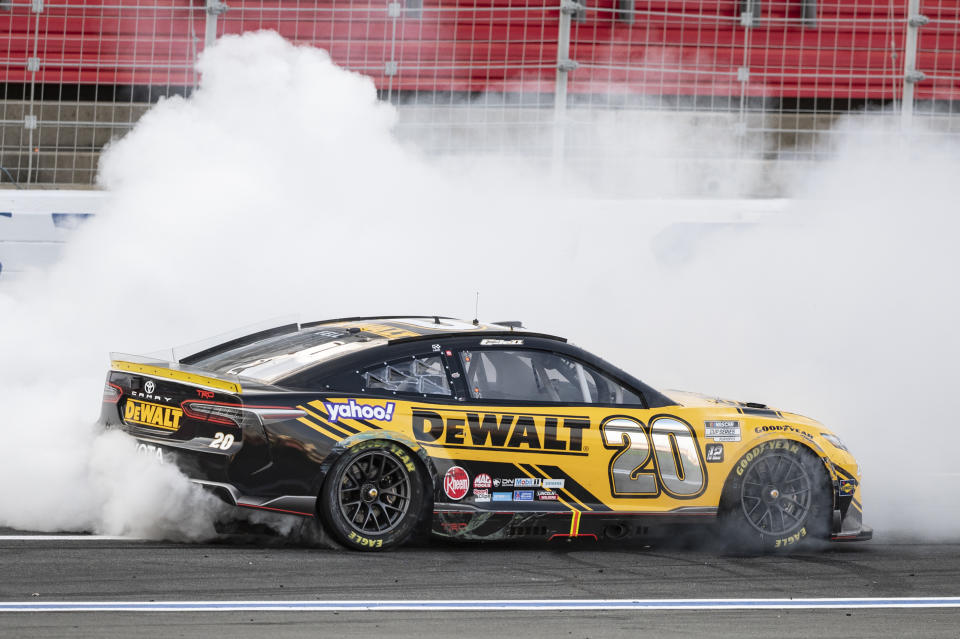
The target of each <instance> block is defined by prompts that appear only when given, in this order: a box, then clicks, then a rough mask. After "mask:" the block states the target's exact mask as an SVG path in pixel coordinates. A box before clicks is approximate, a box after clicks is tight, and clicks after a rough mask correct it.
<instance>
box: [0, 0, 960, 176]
mask: <svg viewBox="0 0 960 639" xmlns="http://www.w3.org/2000/svg"><path fill="white" fill-rule="evenodd" d="M258 29H272V30H276V31H278V32H279V33H280V34H281V35H283V36H284V37H286V38H288V39H290V40H292V41H294V42H297V43H301V44H309V45H313V46H317V47H320V48H323V49H326V50H328V51H329V52H330V54H331V56H332V58H333V59H334V61H336V62H337V63H338V64H340V65H341V66H344V67H346V68H348V69H351V70H353V71H357V72H359V73H363V74H365V75H368V76H370V77H371V78H372V79H373V81H374V82H375V84H376V86H377V88H378V90H379V92H380V95H381V97H382V99H384V100H388V101H390V102H392V103H394V104H396V105H398V107H399V109H400V116H401V117H400V124H399V125H398V129H397V133H398V135H399V136H401V138H403V139H405V140H409V141H411V142H415V143H416V144H418V145H419V146H420V147H421V148H424V149H426V150H427V151H428V152H430V153H434V154H451V153H463V152H469V153H482V152H490V153H503V152H510V151H515V150H517V147H518V140H522V141H523V143H522V150H523V153H524V154H525V155H530V156H534V157H539V158H542V159H543V161H544V162H548V163H551V162H552V163H557V162H559V161H561V160H562V161H564V164H570V165H571V166H573V167H576V168H578V169H580V170H584V171H588V172H589V170H590V168H591V167H593V168H594V173H595V174H599V173H602V172H604V171H605V170H606V169H605V168H604V169H602V170H597V168H596V167H598V166H603V167H608V166H611V165H612V164H615V163H616V162H618V161H620V160H622V161H628V160H629V158H631V157H635V156H636V155H637V154H638V153H641V154H646V157H653V158H655V159H659V160H671V161H677V162H681V163H683V162H686V163H688V164H689V163H690V162H707V163H709V162H716V163H727V162H729V161H730V160H738V161H741V162H775V163H778V164H782V163H785V162H786V163H789V162H803V161H807V160H812V159H816V158H818V157H821V156H823V155H824V154H829V153H830V149H831V144H830V132H831V127H833V126H834V124H835V122H836V121H837V119H838V118H840V117H842V116H843V115H844V114H847V113H850V112H857V111H862V110H869V111H876V112H877V113H879V114H882V116H883V117H881V118H879V120H880V121H885V122H886V124H887V125H888V126H893V127H917V128H920V129H922V130H924V131H931V132H934V133H935V134H936V135H960V116H958V111H960V3H958V2H956V0H579V1H574V0H550V1H547V0H453V1H450V2H447V1H442V0H403V1H391V0H325V1H309V0H272V1H269V0H228V1H227V2H221V1H219V0H205V1H204V0H198V1H192V2H191V1H188V0H165V1H164V0H115V1H114V2H102V1H101V2H94V1H76V2H50V1H45V0H4V1H0V33H3V34H4V35H2V36H0V74H2V85H0V166H2V168H3V171H2V176H0V185H6V186H9V185H10V183H11V182H12V183H13V184H14V185H17V186H27V185H30V186H38V185H39V186H42V185H58V186H67V185H69V186H78V185H91V184H93V183H94V180H95V176H96V162H97V158H98V155H99V153H100V151H101V150H102V148H103V146H104V145H105V144H106V143H107V142H108V141H109V140H110V139H112V138H114V137H116V136H120V135H122V134H123V133H124V132H125V131H127V130H129V129H130V127H132V126H133V124H134V123H135V122H136V121H137V119H138V118H139V117H140V116H141V115H142V114H143V113H144V111H145V110H146V109H147V108H149V105H150V103H152V102H154V101H156V100H157V99H159V98H160V97H161V96H169V95H187V94H189V93H190V92H191V91H192V90H193V89H194V88H195V87H196V86H197V82H198V80H199V79H198V77H197V74H196V72H195V70H194V61H195V59H196V57H197V55H198V54H199V53H200V52H201V51H202V50H203V49H204V47H206V46H209V45H210V44H211V43H212V42H214V41H215V40H216V38H217V37H220V36H222V35H224V34H235V33H242V32H245V31H251V30H258ZM918 120H922V122H923V126H918V125H917V122H918ZM872 121H873V122H875V121H876V120H872ZM624 130H630V131H640V132H642V133H643V134H642V135H639V136H635V138H636V139H633V140H629V141H626V140H624V139H623V138H624V136H623V135H622V134H621V132H622V131H624ZM664 131H670V132H671V134H670V136H669V137H665V136H664V133H663V132H664ZM678 166H679V165H678ZM678 170H679V169H678ZM708 181H709V180H708ZM770 188H773V187H770ZM721 190H722V189H721ZM754 190H757V189H754ZM768 190H769V189H768ZM759 191H761V192H763V191H764V188H763V187H761V188H759Z"/></svg>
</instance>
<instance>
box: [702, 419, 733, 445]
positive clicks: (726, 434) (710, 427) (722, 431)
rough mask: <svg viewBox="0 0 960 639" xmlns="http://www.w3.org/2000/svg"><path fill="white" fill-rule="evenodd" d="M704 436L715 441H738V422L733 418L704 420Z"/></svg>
mask: <svg viewBox="0 0 960 639" xmlns="http://www.w3.org/2000/svg"><path fill="white" fill-rule="evenodd" d="M703 426H704V432H703V434H704V436H705V437H708V438H710V439H712V440H713V441H715V442H738V441H740V422H738V421H734V420H725V421H709V422H707V421H705V422H703Z"/></svg>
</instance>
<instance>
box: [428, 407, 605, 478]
mask: <svg viewBox="0 0 960 639" xmlns="http://www.w3.org/2000/svg"><path fill="white" fill-rule="evenodd" d="M589 428H590V420H589V419H588V418H586V417H559V416H556V417H555V416H548V415H513V414H508V413H471V412H461V411H443V414H441V413H440V412H436V411H433V410H426V409H422V408H414V409H413V435H414V437H416V438H417V440H418V441H420V442H423V443H425V444H432V443H439V444H443V445H445V446H458V445H459V446H470V447H474V448H500V449H503V448H509V449H515V450H535V451H539V452H544V453H556V454H578V453H579V451H582V450H583V431H584V430H586V429H589ZM504 485H506V484H504Z"/></svg>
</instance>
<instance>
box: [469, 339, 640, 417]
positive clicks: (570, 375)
mask: <svg viewBox="0 0 960 639" xmlns="http://www.w3.org/2000/svg"><path fill="white" fill-rule="evenodd" d="M460 358H461V362H462V363H463V369H464V371H465V373H466V380H467V386H468V388H469V390H470V396H471V397H472V398H473V399H505V400H517V401H533V402H552V403H584V404H629V405H642V404H643V402H642V400H641V399H640V397H638V396H637V395H636V394H635V393H633V392H632V391H630V390H628V389H626V388H624V387H623V386H621V385H620V384H618V383H617V382H615V381H613V380H611V379H610V378H608V377H607V376H606V375H604V374H602V373H600V372H599V371H597V370H595V369H593V368H592V367H590V366H586V365H584V364H581V363H580V362H578V361H576V360H572V359H569V358H567V357H564V356H562V355H559V354H557V353H550V352H547V351H535V350H484V351H461V353H460Z"/></svg>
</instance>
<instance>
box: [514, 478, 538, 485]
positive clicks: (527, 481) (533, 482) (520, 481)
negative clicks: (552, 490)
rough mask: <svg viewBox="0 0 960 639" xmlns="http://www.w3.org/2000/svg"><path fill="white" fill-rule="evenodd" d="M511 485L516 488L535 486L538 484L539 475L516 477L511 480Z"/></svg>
mask: <svg viewBox="0 0 960 639" xmlns="http://www.w3.org/2000/svg"><path fill="white" fill-rule="evenodd" d="M513 485H514V486H515V487H517V488H536V487H537V486H539V485H540V478H539V477H517V478H516V479H514V480H513Z"/></svg>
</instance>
